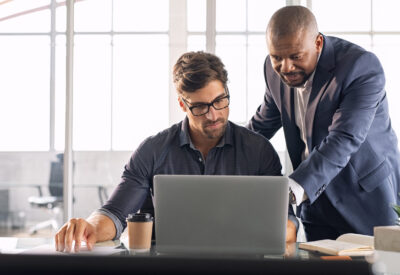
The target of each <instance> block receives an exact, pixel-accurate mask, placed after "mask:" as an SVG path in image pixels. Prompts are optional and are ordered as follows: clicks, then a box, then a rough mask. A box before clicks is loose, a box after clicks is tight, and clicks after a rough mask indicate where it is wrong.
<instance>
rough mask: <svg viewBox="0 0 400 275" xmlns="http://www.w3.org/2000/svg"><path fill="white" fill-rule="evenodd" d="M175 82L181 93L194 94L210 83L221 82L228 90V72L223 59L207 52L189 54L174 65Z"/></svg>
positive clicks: (184, 55)
mask: <svg viewBox="0 0 400 275" xmlns="http://www.w3.org/2000/svg"><path fill="white" fill-rule="evenodd" d="M173 80H174V84H175V87H176V89H177V91H178V92H179V93H182V92H188V93H191V92H194V91H196V90H198V89H201V88H203V87H204V86H206V85H207V84H208V83H209V82H210V81H213V80H219V81H221V82H222V85H224V87H225V88H226V83H227V81H228V72H227V71H226V70H225V66H224V64H223V63H222V61H221V59H219V58H218V57H217V56H215V55H213V54H210V53H205V52H202V51H200V52H187V53H184V54H183V55H182V56H181V57H179V59H178V61H176V64H175V65H174V69H173Z"/></svg>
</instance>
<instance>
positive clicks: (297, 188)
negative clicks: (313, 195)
mask: <svg viewBox="0 0 400 275" xmlns="http://www.w3.org/2000/svg"><path fill="white" fill-rule="evenodd" d="M289 187H290V189H291V190H292V192H293V194H294V196H295V197H296V205H297V206H299V205H300V204H301V203H302V202H303V201H305V200H306V199H308V196H307V194H306V192H304V189H303V187H301V185H300V184H298V183H297V182H296V181H295V180H293V179H291V178H289ZM299 198H301V199H299Z"/></svg>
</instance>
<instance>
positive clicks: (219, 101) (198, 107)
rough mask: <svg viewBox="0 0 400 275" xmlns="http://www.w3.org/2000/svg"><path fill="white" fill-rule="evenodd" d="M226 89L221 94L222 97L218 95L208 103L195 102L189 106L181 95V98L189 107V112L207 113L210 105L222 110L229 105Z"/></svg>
mask: <svg viewBox="0 0 400 275" xmlns="http://www.w3.org/2000/svg"><path fill="white" fill-rule="evenodd" d="M226 91H227V95H226V96H223V97H219V98H216V99H214V100H213V101H212V102H210V103H199V104H195V105H193V106H189V104H191V103H189V102H187V101H186V100H185V99H184V98H183V97H181V98H182V100H183V102H184V103H185V105H186V106H187V107H188V108H189V110H190V112H192V114H193V115H194V116H202V115H205V114H207V113H208V112H209V111H210V107H211V106H212V107H213V108H214V109H215V110H222V109H225V108H227V107H228V106H229V98H230V96H229V91H228V90H226Z"/></svg>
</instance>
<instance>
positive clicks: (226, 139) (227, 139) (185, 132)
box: [179, 117, 233, 149]
mask: <svg viewBox="0 0 400 275" xmlns="http://www.w3.org/2000/svg"><path fill="white" fill-rule="evenodd" d="M179 140H180V146H181V147H182V146H184V145H189V146H190V147H191V148H192V149H196V147H195V146H194V144H193V143H192V140H191V139H190V135H189V119H188V118H187V117H185V119H184V120H183V121H182V125H181V133H180V135H179ZM227 144H229V145H233V131H232V126H231V122H230V121H228V123H227V125H226V129H225V134H224V135H223V136H222V138H221V140H220V141H219V142H218V144H217V145H216V146H215V147H224V146H225V145H227Z"/></svg>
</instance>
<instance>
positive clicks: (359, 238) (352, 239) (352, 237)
mask: <svg viewBox="0 0 400 275" xmlns="http://www.w3.org/2000/svg"><path fill="white" fill-rule="evenodd" d="M336 240H337V241H341V242H348V243H356V244H361V245H365V246H369V247H372V248H373V247H374V237H373V236H368V235H361V234H354V233H347V234H343V235H341V236H339V237H338V238H337V239H336Z"/></svg>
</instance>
